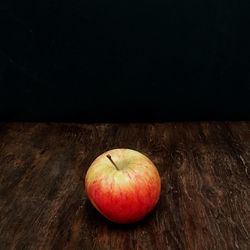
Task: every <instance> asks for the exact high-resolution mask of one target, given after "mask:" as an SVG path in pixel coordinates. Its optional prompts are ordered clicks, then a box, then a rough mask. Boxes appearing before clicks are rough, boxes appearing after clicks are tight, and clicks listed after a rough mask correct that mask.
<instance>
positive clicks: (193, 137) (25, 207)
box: [0, 122, 250, 250]
mask: <svg viewBox="0 0 250 250" xmlns="http://www.w3.org/2000/svg"><path fill="white" fill-rule="evenodd" d="M117 147H126V148H132V149H135V150H138V151H141V152H143V153H144V154H146V155H148V156H149V157H150V158H151V159H152V161H153V162H154V163H155V164H156V166H157V167H158V169H159V172H160V175H161V180H162V193H161V198H160V201H159V203H158V205H157V207H156V209H155V210H154V211H153V212H152V213H151V214H150V215H149V216H148V217H146V218H145V219H144V220H143V221H141V222H139V223H136V224H133V225H116V224H113V223H111V222H108V221H107V220H106V219H104V218H103V217H102V216H101V215H99V213H98V212H97V211H96V210H95V209H94V208H93V207H92V205H91V204H90V202H89V201H88V200H87V198H86V195H85V191H84V188H83V177H84V176H85V174H86V171H87V169H88V167H89V165H90V164H91V162H92V161H93V160H94V159H95V157H97V156H98V155H99V154H101V153H102V152H104V151H106V150H108V149H112V148H117ZM0 249H4V250H5V249H43V250H44V249H86V250H91V249H114V250H118V249H127V250H130V249H147V250H151V249H159V250H163V249H198V250H200V249H223V250H224V249H250V123H247V122H236V123H230V122H225V123H222V122H211V123H207V122H204V123H162V124H55V123H2V124H0Z"/></svg>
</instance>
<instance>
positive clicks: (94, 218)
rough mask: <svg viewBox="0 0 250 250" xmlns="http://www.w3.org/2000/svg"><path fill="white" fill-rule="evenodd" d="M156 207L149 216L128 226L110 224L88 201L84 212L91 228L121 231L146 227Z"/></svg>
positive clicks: (153, 215) (151, 219) (152, 217)
mask: <svg viewBox="0 0 250 250" xmlns="http://www.w3.org/2000/svg"><path fill="white" fill-rule="evenodd" d="M157 207H158V204H157V205H156V207H155V208H154V209H153V210H152V211H151V212H150V213H149V214H147V215H146V216H145V217H144V218H143V219H142V220H140V221H137V222H134V223H129V224H119V223H115V222H112V221H110V220H108V219H107V218H105V217H104V216H103V215H101V214H100V213H99V212H98V211H97V210H96V208H95V207H94V206H93V205H92V204H91V202H90V201H89V200H86V202H85V212H86V219H87V222H88V223H91V225H92V226H98V227H107V228H108V229H110V230H122V231H127V230H131V229H136V228H141V227H145V226H148V225H149V224H150V223H151V222H152V221H153V220H154V217H155V213H156V210H157Z"/></svg>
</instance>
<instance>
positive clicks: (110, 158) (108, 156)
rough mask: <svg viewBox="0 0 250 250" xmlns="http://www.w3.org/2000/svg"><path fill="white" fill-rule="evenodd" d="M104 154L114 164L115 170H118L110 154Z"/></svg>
mask: <svg viewBox="0 0 250 250" xmlns="http://www.w3.org/2000/svg"><path fill="white" fill-rule="evenodd" d="M106 156H107V158H108V159H109V160H110V161H111V163H112V164H113V165H114V166H115V168H116V170H120V169H119V168H118V167H117V165H116V164H115V163H114V161H113V160H112V157H111V155H106Z"/></svg>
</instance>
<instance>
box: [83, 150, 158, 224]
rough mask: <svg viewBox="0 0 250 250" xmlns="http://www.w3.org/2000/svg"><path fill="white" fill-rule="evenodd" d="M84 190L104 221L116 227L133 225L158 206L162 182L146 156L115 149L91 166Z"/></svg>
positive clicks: (99, 157)
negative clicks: (107, 220) (118, 224)
mask: <svg viewBox="0 0 250 250" xmlns="http://www.w3.org/2000/svg"><path fill="white" fill-rule="evenodd" d="M108 155H110V156H111V157H112V160H113V162H115V164H116V165H117V167H118V168H119V170H117V169H116V167H115V166H114V165H113V164H112V162H111V161H110V160H109V159H108V157H107V156H108ZM85 190H86V193H87V196H88V198H89V199H90V201H91V203H92V204H93V206H94V207H95V208H96V209H97V210H98V211H99V212H100V213H101V214H102V215H103V216H104V217H106V218H107V219H109V220H110V221H112V222H116V223H122V224H126V223H133V222H136V221H139V220H141V219H142V218H143V217H145V216H146V215H147V214H148V213H149V212H150V211H151V210H152V209H153V208H154V207H155V205H156V204H157V202H158V200H159V197H160V191H161V179H160V176H159V173H158V171H157V168H156V167H155V165H154V164H153V162H152V161H151V160H149V159H148V158H147V157H146V156H145V155H143V154H141V153H139V152H137V151H135V150H131V149H124V148H120V149H113V150H109V151H107V152H105V153H103V154H101V155H100V156H98V157H97V158H96V159H95V160H94V162H93V163H92V164H91V166H90V167H89V169H88V171H87V174H86V177H85Z"/></svg>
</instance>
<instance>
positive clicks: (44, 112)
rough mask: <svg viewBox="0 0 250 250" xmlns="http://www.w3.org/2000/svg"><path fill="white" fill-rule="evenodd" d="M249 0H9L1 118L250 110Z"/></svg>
mask: <svg viewBox="0 0 250 250" xmlns="http://www.w3.org/2000/svg"><path fill="white" fill-rule="evenodd" d="M248 2H249V1H244V2H242V1H234V2H231V1H215V0H212V1H200V0H199V1H198V0H191V1H184V0H168V1H165V0H164V1H159V0H156V1H152V0H151V1H136V2H135V1H103V0H102V1H93V0H91V1H90V0H87V1H83V0H81V1H80V0H78V1H75V0H73V1H65V0H61V1H59V0H54V1H52V0H50V1H49V0H44V1H34V0H32V1H3V0H2V1H1V2H0V119H1V120H2V121H5V120H8V121H10V120H11V121H81V122H96V121H107V122H109V121H169V120H225V119H227V120H241V119H249V118H250V110H249V109H250V39H249V24H250V23H249V20H250V19H249V13H250V12H249V10H250V8H249V7H250V6H249V3H248Z"/></svg>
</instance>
